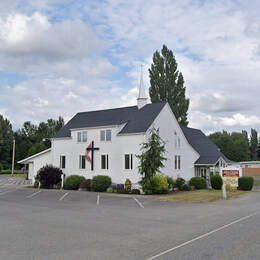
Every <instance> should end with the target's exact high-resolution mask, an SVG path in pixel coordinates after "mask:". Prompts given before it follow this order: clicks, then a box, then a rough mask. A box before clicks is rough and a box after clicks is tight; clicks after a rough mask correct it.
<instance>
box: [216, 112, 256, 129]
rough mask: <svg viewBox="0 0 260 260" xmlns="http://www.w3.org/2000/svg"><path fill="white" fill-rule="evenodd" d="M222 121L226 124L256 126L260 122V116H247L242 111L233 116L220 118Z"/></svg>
mask: <svg viewBox="0 0 260 260" xmlns="http://www.w3.org/2000/svg"><path fill="white" fill-rule="evenodd" d="M219 119H220V123H221V124H222V125H224V126H255V125H259V124H260V118H259V117H257V116H254V115H251V116H246V115H243V114H240V113H237V114H234V115H233V116H232V117H223V118H219Z"/></svg>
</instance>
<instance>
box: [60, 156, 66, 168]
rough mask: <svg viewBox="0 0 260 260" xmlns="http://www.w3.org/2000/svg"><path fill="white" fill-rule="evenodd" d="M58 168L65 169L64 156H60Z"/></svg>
mask: <svg viewBox="0 0 260 260" xmlns="http://www.w3.org/2000/svg"><path fill="white" fill-rule="evenodd" d="M63 158H64V167H63ZM60 168H61V169H66V156H65V155H60Z"/></svg>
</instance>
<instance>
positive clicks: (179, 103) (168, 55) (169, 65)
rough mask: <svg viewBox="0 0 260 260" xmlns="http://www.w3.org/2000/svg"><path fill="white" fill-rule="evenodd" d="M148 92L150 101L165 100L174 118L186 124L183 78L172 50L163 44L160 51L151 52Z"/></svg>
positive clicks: (186, 106) (186, 100)
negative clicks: (151, 60)
mask: <svg viewBox="0 0 260 260" xmlns="http://www.w3.org/2000/svg"><path fill="white" fill-rule="evenodd" d="M149 75H150V85H151V86H150V88H149V94H150V98H151V101H152V103H154V102H159V101H167V102H168V103H169V105H170V107H171V109H172V112H173V113H174V115H175V117H176V119H177V120H178V122H179V123H180V124H181V125H184V126H187V125H188V121H187V115H188V113H187V112H188V108H189V99H187V98H186V96H185V91H186V88H185V86H184V78H183V75H182V73H181V72H179V71H178V64H177V62H176V60H175V57H174V55H173V52H172V51H171V50H169V49H168V48H167V46H166V45H163V47H162V50H161V53H159V52H158V51H156V52H155V53H154V54H153V63H152V64H151V68H150V69H149Z"/></svg>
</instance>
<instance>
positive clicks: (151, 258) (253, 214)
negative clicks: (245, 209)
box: [146, 212, 259, 260]
mask: <svg viewBox="0 0 260 260" xmlns="http://www.w3.org/2000/svg"><path fill="white" fill-rule="evenodd" d="M257 214H259V212H255V213H252V214H250V215H247V216H245V217H242V218H239V219H237V220H235V221H232V222H231V223H229V224H226V225H224V226H222V227H219V228H216V229H214V230H212V231H210V232H208V233H205V234H203V235H201V236H198V237H195V238H193V239H191V240H189V241H187V242H184V243H182V244H180V245H178V246H175V247H172V248H170V249H168V250H165V251H163V252H161V253H159V254H157V255H154V256H151V257H149V258H147V259H146V260H153V259H156V258H158V257H160V256H163V255H166V254H168V253H170V252H173V251H175V250H176V249H179V248H181V247H184V246H186V245H189V244H191V243H193V242H195V241H197V240H199V239H202V238H205V237H208V236H210V235H211V234H214V233H216V232H218V231H220V230H223V229H225V228H228V227H230V226H232V225H234V224H236V223H239V222H241V221H243V220H246V219H248V218H251V217H253V216H255V215H257Z"/></svg>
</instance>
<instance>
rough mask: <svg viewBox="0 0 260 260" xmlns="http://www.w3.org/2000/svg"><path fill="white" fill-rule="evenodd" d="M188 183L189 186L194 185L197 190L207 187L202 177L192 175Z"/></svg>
mask: <svg viewBox="0 0 260 260" xmlns="http://www.w3.org/2000/svg"><path fill="white" fill-rule="evenodd" d="M189 184H190V186H194V187H195V188H196V189H197V190H201V189H206V188H207V183H206V180H205V179H204V178H203V177H192V178H191V179H190V182H189Z"/></svg>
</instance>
